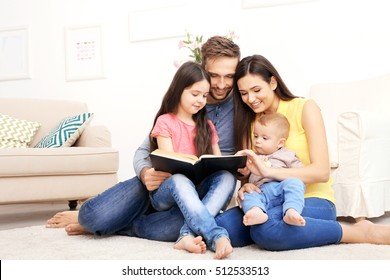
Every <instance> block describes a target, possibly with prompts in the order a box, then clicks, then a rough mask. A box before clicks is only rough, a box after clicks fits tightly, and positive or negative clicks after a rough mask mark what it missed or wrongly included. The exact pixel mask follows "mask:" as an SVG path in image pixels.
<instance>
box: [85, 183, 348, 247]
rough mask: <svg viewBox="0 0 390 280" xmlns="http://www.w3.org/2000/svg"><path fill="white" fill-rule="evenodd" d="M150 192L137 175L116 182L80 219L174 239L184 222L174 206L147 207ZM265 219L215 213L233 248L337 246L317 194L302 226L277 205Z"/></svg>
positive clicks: (327, 208)
mask: <svg viewBox="0 0 390 280" xmlns="http://www.w3.org/2000/svg"><path fill="white" fill-rule="evenodd" d="M149 206H150V201H149V192H148V191H147V189H146V187H145V186H144V185H143V184H142V183H141V181H140V180H139V179H138V177H134V178H132V179H129V180H127V181H124V182H120V183H118V184H116V185H115V186H113V187H111V188H109V189H108V190H106V191H105V192H103V193H102V194H100V195H98V196H97V197H95V198H92V199H90V200H88V201H86V202H85V203H84V204H82V206H81V207H80V211H79V223H80V224H81V226H83V227H84V228H85V229H86V230H88V231H89V232H91V233H93V234H96V235H111V234H121V235H127V236H134V237H140V238H146V239H149V240H159V241H170V242H174V241H176V240H177V238H178V236H179V232H180V229H181V227H182V226H183V224H184V217H183V215H182V213H181V211H180V209H179V208H178V207H177V206H173V207H172V208H171V209H169V210H167V211H161V212H156V211H155V210H151V209H150V207H149ZM268 215H269V220H268V221H267V222H266V223H264V224H262V225H256V226H251V227H246V226H244V224H243V223H242V218H243V212H242V210H241V209H240V208H238V207H234V208H231V209H229V210H227V211H225V212H223V213H222V214H219V215H217V217H216V218H215V221H216V222H217V224H218V225H219V226H221V227H224V228H225V229H226V230H227V231H228V233H229V239H230V240H231V242H232V245H233V246H235V247H241V246H246V245H249V244H253V243H256V244H258V245H259V246H260V247H261V248H264V249H267V250H290V249H301V248H309V247H316V246H322V245H328V244H337V243H339V242H340V239H341V236H342V230H341V226H340V224H339V223H338V222H336V208H335V206H334V204H333V203H331V202H329V201H327V200H325V199H320V198H306V199H305V207H304V209H303V212H302V216H303V217H304V218H305V220H306V225H305V226H303V227H297V226H290V225H287V224H286V223H284V222H283V220H282V208H281V206H279V207H275V208H272V209H270V210H269V211H268Z"/></svg>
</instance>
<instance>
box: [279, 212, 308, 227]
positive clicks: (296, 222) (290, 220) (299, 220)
mask: <svg viewBox="0 0 390 280" xmlns="http://www.w3.org/2000/svg"><path fill="white" fill-rule="evenodd" d="M283 221H284V222H285V223H286V224H289V225H292V226H304V225H305V224H306V221H305V219H304V218H303V217H302V216H301V214H299V213H298V211H297V210H295V209H293V208H290V209H288V210H287V211H286V214H284V217H283Z"/></svg>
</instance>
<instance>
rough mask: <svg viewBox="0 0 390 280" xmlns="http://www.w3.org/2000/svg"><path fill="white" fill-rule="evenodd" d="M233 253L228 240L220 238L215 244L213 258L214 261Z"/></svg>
mask: <svg viewBox="0 0 390 280" xmlns="http://www.w3.org/2000/svg"><path fill="white" fill-rule="evenodd" d="M232 252H233V247H232V245H231V244H230V241H229V239H227V238H226V237H221V238H220V239H218V240H217V241H216V242H215V257H214V258H216V259H219V260H221V259H223V258H225V257H227V256H228V255H230V254H231V253H232Z"/></svg>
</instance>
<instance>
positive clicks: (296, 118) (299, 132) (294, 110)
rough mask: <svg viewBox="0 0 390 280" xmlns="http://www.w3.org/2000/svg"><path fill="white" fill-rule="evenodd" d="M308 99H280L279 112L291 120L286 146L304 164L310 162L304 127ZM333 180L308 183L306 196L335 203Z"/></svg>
mask: <svg viewBox="0 0 390 280" xmlns="http://www.w3.org/2000/svg"><path fill="white" fill-rule="evenodd" d="M307 101H308V99H305V98H294V99H292V100H290V101H283V100H280V102H279V107H278V113H281V114H283V115H285V116H286V118H287V119H288V121H289V122H290V133H289V136H288V139H287V141H286V145H285V147H286V148H288V149H290V150H293V151H294V152H295V153H296V155H297V156H298V158H299V159H300V160H301V162H302V163H303V164H304V165H308V164H310V157H309V147H308V143H307V139H306V133H305V130H304V129H303V127H302V111H303V106H304V105H305V103H306V102H307ZM332 182H333V180H332V178H331V177H330V178H329V180H328V182H326V183H315V184H306V192H305V198H307V197H318V198H324V199H327V200H329V201H331V202H333V203H335V198H334V192H333V189H332Z"/></svg>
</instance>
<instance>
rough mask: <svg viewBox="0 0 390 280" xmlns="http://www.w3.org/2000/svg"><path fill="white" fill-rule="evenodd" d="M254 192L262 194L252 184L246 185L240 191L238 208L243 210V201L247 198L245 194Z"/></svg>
mask: <svg viewBox="0 0 390 280" xmlns="http://www.w3.org/2000/svg"><path fill="white" fill-rule="evenodd" d="M254 191H255V192H258V193H261V190H260V188H259V187H257V186H256V185H254V184H252V183H246V184H244V185H243V186H242V187H241V188H240V189H239V190H238V195H237V203H238V206H240V208H241V201H242V200H244V198H245V197H244V192H246V193H253V192H254Z"/></svg>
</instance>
